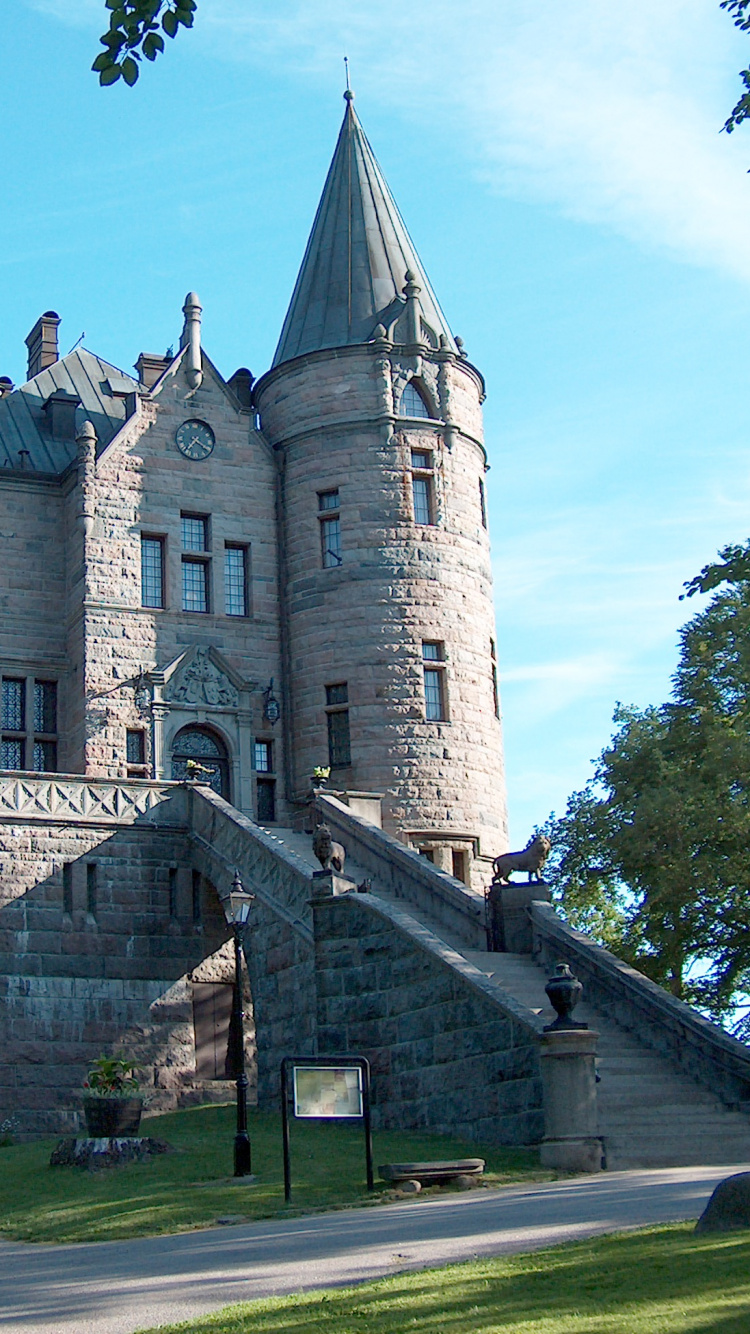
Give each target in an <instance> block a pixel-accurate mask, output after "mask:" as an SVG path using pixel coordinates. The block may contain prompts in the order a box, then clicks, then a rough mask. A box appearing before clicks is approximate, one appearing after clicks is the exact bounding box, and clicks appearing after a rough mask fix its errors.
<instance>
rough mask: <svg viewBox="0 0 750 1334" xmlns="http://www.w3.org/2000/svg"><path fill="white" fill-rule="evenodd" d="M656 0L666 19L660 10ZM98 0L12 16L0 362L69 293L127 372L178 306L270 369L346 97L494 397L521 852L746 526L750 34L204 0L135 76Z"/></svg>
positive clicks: (489, 418)
mask: <svg viewBox="0 0 750 1334" xmlns="http://www.w3.org/2000/svg"><path fill="white" fill-rule="evenodd" d="M655 11H656V12H655ZM103 12H104V11H103V3H102V0H75V3H74V4H71V3H70V0H15V3H14V4H13V5H9V6H6V9H5V12H4V14H3V42H2V47H1V48H0V87H1V88H2V94H0V116H1V117H2V121H1V127H2V133H0V144H2V156H3V164H2V165H3V186H4V191H3V193H4V207H3V209H2V212H1V214H0V314H1V316H2V318H0V374H3V375H10V376H11V377H12V378H13V379H14V380H15V381H16V382H18V381H20V380H22V379H23V371H24V365H25V360H24V358H25V348H24V345H23V339H24V337H25V335H26V334H27V332H28V331H29V329H30V328H31V326H32V324H33V323H34V321H35V320H36V318H37V316H38V315H39V314H40V313H41V312H42V311H43V310H46V309H48V308H50V307H52V308H54V309H56V310H57V311H59V313H60V314H61V316H62V317H63V324H62V326H61V330H60V333H61V343H62V347H63V350H64V351H67V350H68V348H69V347H70V346H72V344H73V343H75V341H76V340H77V339H78V337H79V335H80V334H81V333H84V332H85V340H84V341H85V344H86V346H88V347H90V348H92V349H95V350H96V351H97V352H99V353H100V354H101V355H103V356H105V357H107V358H109V359H110V360H112V361H113V362H115V363H116V364H119V365H121V366H122V367H123V368H125V369H128V368H130V367H131V366H132V364H133V362H134V361H135V359H136V357H137V355H138V353H139V352H140V351H142V350H148V351H163V350H164V349H165V348H166V347H167V345H168V344H170V343H174V342H176V340H177V338H178V335H179V330H180V325H181V315H180V308H181V305H182V302H183V299H184V295H185V292H186V291H187V290H188V289H189V288H195V289H196V290H197V291H198V292H199V294H200V296H201V300H202V302H203V305H204V339H205V344H206V347H207V349H208V351H209V353H210V355H211V356H212V357H213V359H214V360H215V361H216V362H217V364H218V365H219V367H220V369H221V370H222V371H223V372H224V373H225V374H227V375H229V374H231V372H232V371H233V370H234V369H235V367H237V366H239V365H249V366H250V367H251V368H252V370H253V371H254V372H255V373H256V374H260V373H261V372H262V371H263V370H264V369H265V368H266V367H267V366H268V364H269V360H270V357H271V355H272V352H273V348H274V346H275V342H276V339H277V337H278V332H279V329H280V327H281V322H282V319H283V315H284V312H285V309H286V305H287V302H288V300H289V297H290V295H291V290H292V286H293V283H294V278H295V276H296V272H297V269H298V266H299V262H300V259H301V256H302V252H303V249H304V245H305V241H306V239H307V234H308V231H309V227H310V224H311V221H312V217H313V214H314V211H315V207H316V205H317V201H318V198H319V195H320V191H321V188H322V184H323V180H324V176H325V172H326V170H327V167H328V163H329V160H330V157H331V154H332V152H333V146H334V142H335V138H336V134H337V131H338V126H339V122H340V119H341V116H342V113H343V103H342V101H341V92H342V88H343V65H342V58H343V55H344V54H345V53H346V54H348V56H349V58H350V61H351V68H352V82H353V86H354V87H355V89H356V94H357V109H358V111H359V114H360V117H361V119H362V121H363V124H364V126H365V129H366V130H367V133H368V135H369V137H370V139H371V141H372V143H373V146H374V148H375V151H376V153H377V155H378V157H379V159H380V161H381V164H382V166H383V168H384V170H385V173H386V176H387V178H388V180H389V182H390V185H391V187H392V189H393V191H394V193H395V195H396V198H397V200H398V202H399V205H400V207H401V210H402V212H403V214H404V217H405V219H406V222H407V225H408V226H409V229H410V231H411V233H412V235H413V237H414V239H415V242H416V244H417V248H418V250H419V252H420V254H421V256H422V259H423V261H424V263H425V266H426V268H427V271H428V273H429V274H430V277H431V280H432V282H433V285H434V287H435V289H436V291H437V293H438V296H439V299H440V301H441V304H442V305H443V308H444V309H445V312H446V315H447V317H448V319H449V321H450V322H451V325H452V327H453V329H454V330H455V331H456V332H457V333H459V334H461V336H462V337H463V338H464V340H465V342H466V346H467V350H468V353H469V355H470V357H471V358H472V360H474V361H475V362H476V363H477V364H478V365H479V366H480V367H481V369H482V370H483V372H484V374H485V376H486V379H487V385H488V399H487V404H486V416H485V422H486V430H487V440H488V446H489V451H490V458H491V462H492V470H491V472H490V474H489V479H488V495H489V504H490V521H491V525H490V526H491V532H492V537H493V547H494V561H495V578H496V588H497V612H498V640H499V646H500V657H501V668H502V678H503V706H504V720H505V735H506V750H507V762H508V789H509V805H510V815H511V839H512V842H513V843H514V844H519V843H521V842H524V841H525V840H526V838H527V836H528V834H529V832H530V830H531V828H532V826H533V825H534V824H535V823H536V822H538V821H541V820H543V819H544V818H545V817H546V816H547V814H548V813H549V811H550V810H551V809H553V808H554V809H556V810H557V811H558V812H560V811H561V810H562V809H563V808H564V805H565V801H566V798H567V795H568V794H569V792H571V791H572V790H573V789H575V788H577V787H580V786H581V785H582V784H583V783H584V782H585V781H586V779H587V778H588V777H589V775H590V773H591V760H592V759H593V758H594V757H595V756H596V754H597V753H598V752H599V750H600V749H601V747H602V746H603V745H604V743H605V742H606V740H607V738H608V737H609V735H610V732H611V727H610V720H611V715H612V710H613V708H614V704H615V702H616V701H617V700H621V701H623V702H626V703H636V704H647V703H656V702H659V701H660V700H662V699H663V698H665V697H666V695H667V692H668V690H669V678H670V673H671V672H672V671H673V669H674V666H675V661H676V648H675V643H676V631H677V628H678V626H679V625H680V624H681V623H682V621H683V620H684V619H685V618H686V616H687V615H688V613H692V612H693V611H694V610H696V609H697V607H696V606H695V605H694V603H690V604H688V605H687V606H686V605H685V604H684V603H683V604H681V603H680V602H679V600H678V598H679V593H680V590H681V586H682V583H683V581H684V580H685V579H688V578H689V577H690V576H691V575H692V574H694V573H695V572H696V571H697V570H698V569H699V568H700V567H701V566H702V565H703V564H704V563H705V562H706V561H707V560H709V559H710V558H711V557H712V555H713V554H714V552H715V551H716V549H717V548H718V547H719V546H720V545H723V544H724V543H725V542H728V541H741V540H744V538H745V537H747V536H748V535H750V453H749V452H748V397H749V396H748V367H747V353H746V348H747V340H748V329H747V325H748V313H747V306H748V296H749V295H750V226H749V225H748V224H749V223H750V176H748V175H747V168H748V167H749V166H750V129H748V130H747V131H746V132H743V131H739V132H738V133H736V134H735V135H733V136H732V137H731V138H730V137H728V136H726V135H720V134H719V133H718V130H719V128H720V126H721V124H722V123H723V120H724V118H725V116H726V114H727V113H728V111H729V109H730V108H731V106H732V105H733V104H734V101H735V99H736V95H737V91H738V87H739V84H738V80H737V73H736V72H737V71H738V70H739V69H740V68H741V67H742V66H743V65H744V64H745V63H747V58H748V55H750V40H748V39H747V38H743V37H742V36H741V35H740V34H738V33H735V31H734V29H733V27H732V25H731V23H730V21H729V20H728V19H727V17H726V16H725V15H724V14H722V12H721V11H720V9H719V8H718V3H714V2H713V0H660V3H659V4H658V6H657V5H654V3H653V0H630V3H629V4H628V5H627V6H614V5H606V6H605V5H602V3H601V0H565V4H564V5H563V4H560V2H559V0H537V3H535V4H534V5H533V6H531V5H529V4H528V0H466V2H465V3H464V4H462V5H458V4H456V3H455V0H454V2H452V3H448V0H429V3H428V0H412V3H411V4H410V5H409V6H408V7H407V6H404V5H403V4H402V3H396V2H395V0H380V2H379V4H378V5H377V6H374V5H364V4H362V3H358V2H357V0H347V3H344V0H320V2H316V3H315V4H313V3H311V0H304V2H303V0H277V3H276V4H274V5H273V7H271V6H270V5H262V4H260V3H259V2H258V0H199V12H198V20H197V22H196V27H195V30H194V31H193V32H192V33H189V34H188V33H185V34H181V36H180V37H179V39H178V40H177V41H176V42H175V43H174V44H170V46H169V50H168V52H167V54H166V56H164V57H163V58H161V59H160V60H159V61H157V63H156V64H155V65H154V66H153V67H152V66H148V67H146V68H145V69H144V71H143V74H142V77H141V79H140V81H139V83H138V84H137V85H136V87H135V88H133V89H128V88H126V87H124V86H122V85H118V86H116V87H114V88H112V89H100V88H99V87H98V85H97V83H96V80H95V77H94V76H93V75H92V74H90V73H89V72H88V67H89V65H90V63H91V60H92V59H93V57H94V55H95V54H96V51H97V50H98V43H97V38H98V35H99V33H100V32H101V31H102V29H103V27H104V26H105V24H104V20H103Z"/></svg>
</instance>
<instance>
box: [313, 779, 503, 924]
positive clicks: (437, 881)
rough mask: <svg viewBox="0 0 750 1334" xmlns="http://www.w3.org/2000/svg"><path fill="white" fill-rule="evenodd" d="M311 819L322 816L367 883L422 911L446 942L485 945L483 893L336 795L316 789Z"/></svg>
mask: <svg viewBox="0 0 750 1334" xmlns="http://www.w3.org/2000/svg"><path fill="white" fill-rule="evenodd" d="M315 805H316V812H317V815H316V818H320V819H321V820H324V821H325V823H326V824H327V825H328V827H329V828H330V830H331V833H332V835H333V837H334V839H335V840H336V841H337V842H338V843H341V844H342V845H343V847H344V848H345V849H346V852H347V855H348V856H349V857H350V858H351V860H352V861H355V862H356V863H357V865H358V866H361V867H362V868H363V869H364V870H365V871H366V872H367V873H368V875H369V876H370V877H371V878H372V887H373V889H375V890H376V891H378V890H380V891H383V892H385V893H386V894H387V895H388V896H389V897H390V896H391V895H393V896H394V897H395V898H397V899H401V900H403V902H404V905H405V906H407V905H408V907H411V908H416V909H418V910H419V911H421V912H424V913H427V915H428V916H429V919H430V921H431V922H434V923H435V924H436V925H438V926H439V927H440V928H441V929H442V930H443V931H444V932H445V937H446V939H447V940H451V941H453V942H454V943H455V944H457V945H458V944H461V945H465V946H468V948H469V949H472V950H483V949H485V947H486V940H487V933H486V930H485V911H484V895H483V894H480V893H479V892H478V891H476V890H470V889H467V887H466V886H465V885H462V884H461V883H460V882H459V881H458V880H455V879H454V877H453V876H452V875H447V874H446V872H445V871H441V870H440V869H439V868H438V867H437V866H433V865H432V863H431V862H429V861H428V860H427V858H426V857H421V856H420V855H419V853H418V852H414V851H412V849H411V848H405V847H404V845H403V843H400V842H399V841H398V840H397V839H395V838H393V836H392V835H391V834H388V833H386V831H385V830H384V829H378V828H376V826H375V825H371V824H368V823H367V822H366V821H364V820H361V819H358V818H357V817H356V816H353V815H352V812H351V811H350V810H349V809H348V807H346V806H345V805H343V803H342V802H341V801H338V800H337V799H336V797H335V796H333V795H331V794H328V793H323V792H319V793H318V795H317V798H316V802H315Z"/></svg>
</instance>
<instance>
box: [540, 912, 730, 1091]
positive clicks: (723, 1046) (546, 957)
mask: <svg viewBox="0 0 750 1334" xmlns="http://www.w3.org/2000/svg"><path fill="white" fill-rule="evenodd" d="M529 911H530V914H531V921H532V927H533V932H534V954H535V957H536V959H537V962H539V963H540V964H542V965H543V966H544V967H546V968H549V969H550V970H551V969H552V968H553V967H554V965H555V964H556V963H557V962H558V961H560V960H564V961H565V962H566V963H568V964H570V966H571V968H572V969H573V972H574V973H575V974H576V975H577V976H578V977H579V978H580V980H581V982H582V983H583V986H584V995H585V997H586V999H587V1000H589V1001H590V1002H591V1004H592V1005H593V1006H595V1007H597V1008H598V1009H600V1010H602V1011H604V1013H605V1014H607V1015H609V1016H611V1017H612V1018H613V1019H614V1020H615V1021H616V1022H617V1023H618V1024H621V1025H622V1027H623V1028H626V1029H629V1030H630V1032H632V1033H634V1034H635V1036H636V1037H637V1038H639V1039H640V1040H641V1041H642V1042H644V1043H645V1044H646V1045H647V1046H649V1047H651V1048H653V1049H654V1050H655V1051H661V1052H664V1053H665V1054H666V1055H668V1056H670V1057H671V1058H672V1059H673V1060H675V1061H676V1062H677V1063H678V1064H679V1065H680V1066H682V1068H683V1069H684V1070H685V1071H686V1072H687V1073H688V1074H689V1075H691V1076H692V1077H693V1079H695V1080H697V1081H698V1082H699V1083H701V1084H703V1085H705V1086H706V1087H707V1088H710V1089H711V1090H712V1091H713V1092H714V1093H716V1094H717V1095H718V1096H719V1097H720V1098H721V1099H722V1101H723V1102H725V1103H726V1104H727V1106H729V1107H735V1108H737V1107H740V1108H742V1110H748V1111H750V1048H748V1047H747V1046H746V1045H745V1044H744V1043H743V1042H738V1041H737V1040H736V1039H735V1038H733V1037H730V1035H729V1034H728V1033H725V1032H724V1030H723V1029H722V1028H719V1027H718V1026H717V1025H716V1024H712V1023H711V1022H710V1021H709V1020H708V1019H704V1018H703V1016H702V1015H700V1014H698V1012H697V1011H696V1010H693V1009H692V1008H691V1007H690V1006H689V1005H685V1004H684V1002H683V1001H680V1000H677V999H676V998H675V997H674V996H670V994H669V992H668V991H665V990H664V988H663V987H660V986H658V985H657V983H656V982H652V981H651V979H650V978H648V977H644V975H643V973H639V972H638V971H637V970H636V969H635V968H632V967H631V966H630V964H627V963H624V962H623V960H622V959H618V958H616V956H615V955H614V954H610V952H609V950H605V949H602V948H601V946H599V945H595V944H594V942H593V941H592V940H590V939H589V937H588V936H585V935H583V934H582V933H581V932H580V931H574V930H573V928H572V927H570V926H568V925H567V923H566V922H564V921H563V920H562V918H561V917H560V916H559V915H558V914H557V913H556V912H555V909H554V908H553V907H552V905H551V904H549V903H541V902H535V903H532V904H531V906H530V910H529Z"/></svg>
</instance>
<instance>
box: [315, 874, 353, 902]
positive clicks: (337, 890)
mask: <svg viewBox="0 0 750 1334" xmlns="http://www.w3.org/2000/svg"><path fill="white" fill-rule="evenodd" d="M356 888H357V886H356V884H355V883H354V881H353V880H350V879H349V877H348V876H345V875H337V873H336V872H335V871H313V883H312V896H313V898H314V899H329V898H334V899H335V898H338V897H339V895H340V894H349V893H351V891H352V890H353V889H356Z"/></svg>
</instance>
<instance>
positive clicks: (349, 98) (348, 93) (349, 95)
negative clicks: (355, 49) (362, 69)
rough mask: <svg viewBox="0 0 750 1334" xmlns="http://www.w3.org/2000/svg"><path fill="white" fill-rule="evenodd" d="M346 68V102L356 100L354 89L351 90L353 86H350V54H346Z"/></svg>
mask: <svg viewBox="0 0 750 1334" xmlns="http://www.w3.org/2000/svg"><path fill="white" fill-rule="evenodd" d="M344 70H345V73H346V92H345V93H344V101H345V102H353V101H354V93H353V92H352V90H351V88H350V86H349V57H348V56H344Z"/></svg>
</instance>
